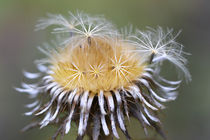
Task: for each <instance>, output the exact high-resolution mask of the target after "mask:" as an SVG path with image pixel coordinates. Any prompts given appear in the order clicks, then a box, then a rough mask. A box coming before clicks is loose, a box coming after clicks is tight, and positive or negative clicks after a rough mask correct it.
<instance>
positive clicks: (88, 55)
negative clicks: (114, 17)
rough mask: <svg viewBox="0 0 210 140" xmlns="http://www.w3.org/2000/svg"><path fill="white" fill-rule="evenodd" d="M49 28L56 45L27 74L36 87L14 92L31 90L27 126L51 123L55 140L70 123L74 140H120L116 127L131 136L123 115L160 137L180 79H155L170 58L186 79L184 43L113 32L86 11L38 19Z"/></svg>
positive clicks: (167, 36) (151, 34)
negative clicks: (164, 112)
mask: <svg viewBox="0 0 210 140" xmlns="http://www.w3.org/2000/svg"><path fill="white" fill-rule="evenodd" d="M51 25H53V26H54V27H56V28H54V29H53V33H54V34H56V35H57V38H58V39H59V45H57V46H56V48H55V49H53V47H52V46H50V45H48V46H47V47H45V49H44V48H39V49H40V50H41V51H42V52H43V53H44V54H46V55H47V58H44V59H41V60H36V61H35V64H36V66H37V69H38V71H39V72H38V73H30V72H26V71H24V76H25V77H26V78H28V79H31V80H35V81H36V83H34V84H26V83H22V87H21V88H16V90H17V91H19V92H24V93H28V95H29V97H30V98H33V99H34V100H35V102H33V103H31V104H28V105H27V107H28V108H31V109H32V110H31V111H29V112H27V113H25V115H27V116H30V115H33V116H35V121H34V122H33V123H31V124H29V125H28V126H26V127H25V128H24V130H27V129H29V128H31V127H35V126H39V127H40V128H43V127H45V126H48V125H50V124H52V125H57V126H58V130H57V132H56V133H55V135H54V136H53V139H56V137H57V136H58V135H59V134H61V135H62V136H63V135H64V134H67V133H69V132H70V129H71V125H72V122H74V123H76V124H77V126H78V136H77V140H81V139H83V137H84V135H88V136H89V137H90V138H91V139H93V140H98V139H103V136H114V137H116V138H118V139H119V135H118V131H117V128H119V129H120V130H121V131H122V132H123V133H124V135H125V136H126V138H127V139H128V140H129V139H131V137H130V135H129V133H128V131H127V129H126V125H125V118H126V117H127V119H128V120H129V118H130V117H134V118H136V119H137V120H139V122H140V123H141V125H142V127H143V129H144V131H145V133H146V134H147V128H149V127H150V128H154V129H155V130H156V131H157V132H158V133H159V134H160V135H161V136H162V137H163V138H165V135H164V132H163V131H162V129H161V123H160V120H159V117H158V113H159V112H160V110H162V109H164V108H165V106H164V105H163V104H161V103H164V102H168V101H172V100H175V99H176V97H177V91H176V90H177V89H178V87H179V85H180V83H181V81H182V79H180V80H178V81H169V80H166V79H165V78H163V77H161V76H160V68H161V66H162V65H161V64H162V62H163V61H165V60H167V61H169V62H171V63H172V64H174V65H175V66H176V68H177V69H178V70H181V71H182V72H183V75H184V76H185V79H186V80H191V77H190V74H189V72H188V70H187V68H186V67H185V65H186V63H187V60H186V59H185V57H184V55H185V54H186V53H185V52H183V50H182V49H183V46H182V45H181V44H179V43H177V42H176V41H175V39H176V37H177V36H178V34H179V33H178V34H176V35H173V30H172V29H166V30H165V31H164V30H163V29H162V28H161V27H158V28H157V29H152V28H148V29H147V30H146V31H140V30H136V31H135V32H134V33H132V32H128V31H126V30H124V32H120V31H118V30H117V29H116V28H115V27H114V26H113V25H112V23H110V22H109V21H107V20H106V19H104V18H103V17H90V16H89V15H86V14H83V13H77V14H76V15H74V14H72V13H70V15H69V18H68V19H66V18H64V17H63V16H61V15H48V18H45V19H41V20H39V23H38V25H37V26H36V29H37V30H40V29H45V28H47V27H48V26H51Z"/></svg>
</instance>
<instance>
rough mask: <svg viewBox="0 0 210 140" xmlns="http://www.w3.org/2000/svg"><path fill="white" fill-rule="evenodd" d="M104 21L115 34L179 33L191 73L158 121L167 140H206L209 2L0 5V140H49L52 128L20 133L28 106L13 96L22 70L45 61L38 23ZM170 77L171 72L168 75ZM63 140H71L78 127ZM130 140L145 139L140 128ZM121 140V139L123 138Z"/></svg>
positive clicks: (8, 0) (54, 0)
mask: <svg viewBox="0 0 210 140" xmlns="http://www.w3.org/2000/svg"><path fill="white" fill-rule="evenodd" d="M77 10H80V11H84V12H86V13H89V14H93V15H98V14H99V15H104V16H105V17H106V18H108V19H109V20H111V21H112V22H113V23H115V25H116V26H117V27H119V28H121V27H124V26H126V25H129V24H131V23H132V25H133V26H134V27H137V28H139V29H142V30H144V29H146V26H151V27H156V26H157V25H160V26H162V27H173V28H174V29H175V31H178V30H179V29H182V33H181V35H180V36H179V37H178V41H179V42H181V43H182V44H184V46H185V51H187V52H190V53H191V54H192V55H191V56H189V57H188V59H189V64H188V67H189V70H190V72H191V74H192V78H193V80H192V82H191V83H189V84H182V86H181V88H180V90H179V91H180V94H179V97H178V99H177V100H176V101H175V102H172V103H169V104H167V105H168V108H167V109H166V110H165V111H164V113H163V114H164V115H162V119H163V124H164V129H165V131H166V134H167V136H168V139H169V140H209V139H210V1H209V0H75V1H72V0H0V139H1V140H48V139H50V137H51V136H52V134H53V132H54V131H55V128H44V129H43V130H41V131H40V130H39V129H34V130H32V131H29V132H26V133H20V129H21V128H22V127H23V126H24V125H26V124H27V123H29V120H30V119H31V118H30V117H25V116H23V113H24V112H25V111H26V110H27V109H25V108H24V104H26V103H30V102H31V101H30V100H29V99H28V98H27V96H26V95H21V94H20V93H17V92H16V91H14V89H13V87H15V86H19V85H20V81H22V80H24V79H23V76H22V69H23V68H24V69H26V70H28V71H32V72H33V71H35V67H34V65H33V61H34V60H35V59H36V58H40V57H43V55H42V54H41V53H40V52H39V51H38V50H37V47H36V46H39V45H41V44H42V43H43V42H45V41H49V38H50V35H49V32H46V31H40V32H34V26H35V24H36V21H37V19H38V18H39V17H43V16H45V14H46V13H47V12H49V13H61V14H64V15H67V12H68V11H72V12H75V11H77ZM168 73H170V71H169V72H168ZM73 128H75V129H73V131H72V132H71V133H70V134H69V135H67V136H66V137H65V138H64V139H65V140H67V139H68V140H74V139H75V136H76V131H77V130H76V127H75V126H74V127H73ZM129 131H130V133H131V134H132V136H133V138H134V140H141V139H142V140H143V139H144V140H145V139H152V138H154V139H161V138H160V137H158V136H157V137H156V136H154V134H153V133H152V132H151V133H150V135H151V137H152V138H146V137H145V136H144V135H143V133H142V132H143V131H142V128H141V127H140V124H139V123H137V122H136V121H131V127H129ZM121 139H124V138H123V137H122V138H121Z"/></svg>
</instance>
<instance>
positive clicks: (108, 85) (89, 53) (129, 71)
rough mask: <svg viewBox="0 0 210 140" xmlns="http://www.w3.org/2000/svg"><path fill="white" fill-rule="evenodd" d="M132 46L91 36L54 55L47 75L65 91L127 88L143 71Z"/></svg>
mask: <svg viewBox="0 0 210 140" xmlns="http://www.w3.org/2000/svg"><path fill="white" fill-rule="evenodd" d="M141 60H142V59H141V57H140V56H139V55H138V54H137V53H136V51H135V47H134V46H132V45H130V44H128V43H125V42H122V41H119V40H117V39H115V40H114V39H111V38H106V39H100V38H92V39H91V44H90V43H88V41H83V42H81V44H79V43H78V46H75V47H72V46H71V45H69V46H67V47H66V48H65V49H62V50H60V51H59V54H57V55H55V60H54V61H53V62H52V64H53V67H52V71H53V72H54V73H53V74H52V75H51V76H52V77H53V78H54V81H55V82H57V83H58V84H60V86H62V87H64V88H65V89H66V90H69V91H71V90H74V89H75V88H78V89H82V90H84V91H87V90H88V91H91V92H93V93H98V92H99V91H100V90H104V91H110V90H116V89H118V88H121V87H124V88H126V87H128V86H129V85H130V84H131V82H132V81H134V80H136V79H137V78H138V77H140V76H141V75H142V73H143V68H144V66H145V64H142V63H141Z"/></svg>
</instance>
